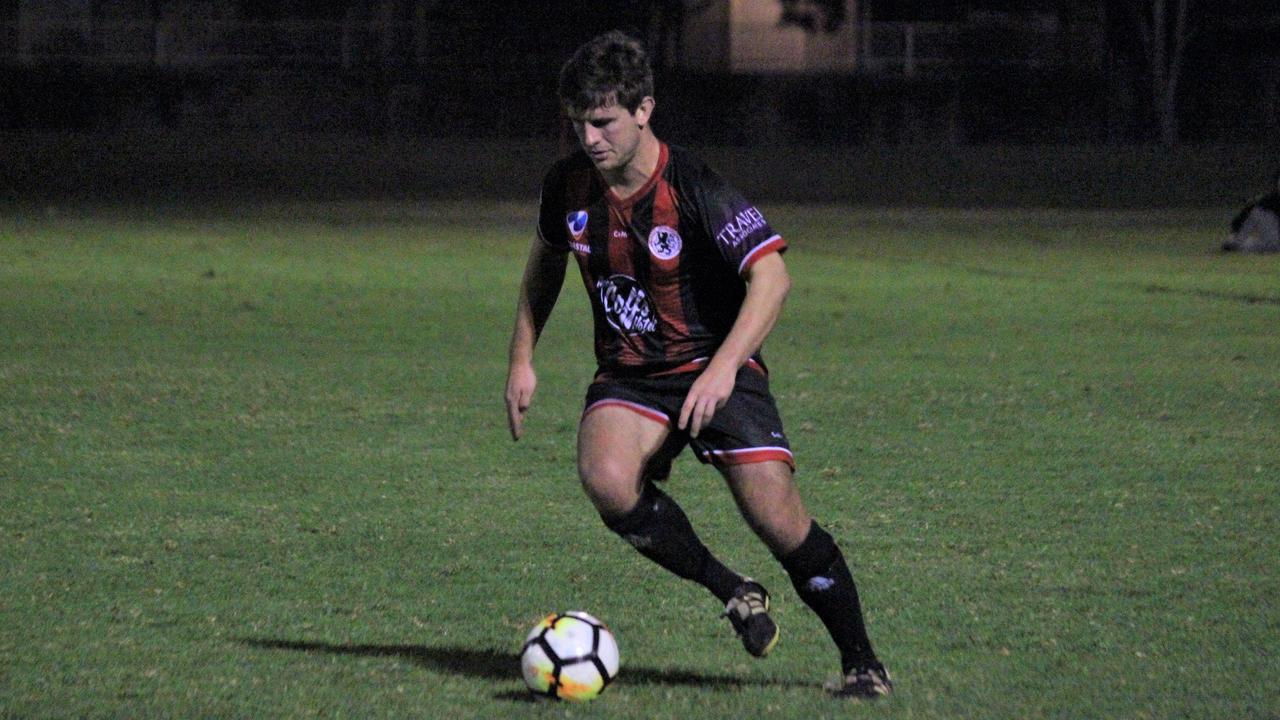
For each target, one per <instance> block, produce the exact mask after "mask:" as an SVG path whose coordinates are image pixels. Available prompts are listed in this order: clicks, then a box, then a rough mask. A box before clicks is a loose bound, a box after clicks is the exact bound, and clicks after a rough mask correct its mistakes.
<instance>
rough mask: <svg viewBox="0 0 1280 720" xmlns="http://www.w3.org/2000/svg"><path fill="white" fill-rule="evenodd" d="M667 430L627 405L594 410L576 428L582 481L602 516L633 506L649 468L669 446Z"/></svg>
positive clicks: (579, 471)
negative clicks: (647, 466)
mask: <svg viewBox="0 0 1280 720" xmlns="http://www.w3.org/2000/svg"><path fill="white" fill-rule="evenodd" d="M669 434H670V432H669V430H668V429H667V426H666V425H665V424H664V423H660V422H658V421H656V420H654V419H652V418H649V417H646V416H644V415H641V414H639V413H637V412H635V411H634V410H631V409H629V408H627V407H624V406H620V405H619V406H612V405H611V406H605V407H599V408H596V409H593V410H591V411H590V412H588V413H587V414H586V415H584V416H583V418H582V422H581V424H580V425H579V426H578V477H579V478H580V479H581V480H582V485H583V487H584V488H585V489H586V491H587V495H588V496H590V497H591V500H592V502H594V503H595V505H596V508H597V509H598V510H599V511H600V512H601V513H602V514H610V513H613V514H618V513H624V512H626V511H627V510H630V509H631V508H632V507H634V506H635V503H636V501H637V500H639V499H640V491H641V490H642V489H643V487H644V476H645V467H646V465H647V464H648V463H649V461H650V460H651V459H652V458H653V457H654V456H655V455H656V454H657V453H658V451H659V450H660V449H662V448H663V446H664V445H665V444H666V440H667V437H668V435H669Z"/></svg>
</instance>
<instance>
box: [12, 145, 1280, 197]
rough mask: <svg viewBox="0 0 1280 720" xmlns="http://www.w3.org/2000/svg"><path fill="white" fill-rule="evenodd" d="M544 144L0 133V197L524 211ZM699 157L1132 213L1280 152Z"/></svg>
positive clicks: (1219, 183)
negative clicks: (505, 203)
mask: <svg viewBox="0 0 1280 720" xmlns="http://www.w3.org/2000/svg"><path fill="white" fill-rule="evenodd" d="M561 147H562V146H561V144H560V143H559V141H558V140H557V139H556V138H554V137H547V138H542V139H532V140H530V139H521V140H494V139H486V138H468V137H454V138H424V137H420V136H414V135H405V134H392V133H387V134H380V135H370V134H341V133H306V132H271V133H263V132H219V133H205V132H173V131H165V130H147V131H132V132H117V133H110V134H104V133H61V132H59V133H50V132H46V133H32V132H21V133H15V132H10V133H0V197H2V198H3V200H4V201H5V204H6V205H7V206H10V207H14V206H16V207H28V208H40V207H44V206H58V205H62V204H67V203H72V204H75V203H137V204H164V203H178V204H182V203H221V202H230V203H254V202H262V201H270V202H274V201H288V200H400V201H426V200H430V199H435V198H440V199H468V198H477V199H480V198H483V199H505V200H514V201H521V202H534V201H536V199H537V195H538V186H539V182H540V180H541V175H542V172H543V171H544V169H545V168H546V166H547V165H548V164H549V163H550V162H551V161H552V160H554V158H555V157H556V156H557V154H558V153H559V151H560V149H561ZM694 149H695V150H698V151H699V152H700V153H701V154H702V155H703V156H704V157H705V158H706V159H707V160H708V161H709V162H710V163H711V164H712V165H713V166H714V167H716V168H718V169H719V170H720V171H721V172H722V173H723V174H724V175H725V176H726V177H728V178H729V179H730V180H731V181H732V182H733V183H734V184H735V185H737V186H739V187H740V188H741V189H743V190H744V191H745V192H746V193H747V194H748V195H749V196H751V197H752V198H756V199H759V200H760V201H761V202H819V203H847V204H853V205H862V206H946V207H1073V208H1145V207H1175V206H1193V207H1212V208H1227V207H1233V206H1236V205H1238V204H1239V203H1241V202H1243V201H1244V200H1245V199H1246V198H1248V197H1250V196H1252V195H1255V194H1257V193H1258V192H1260V191H1261V190H1262V189H1263V188H1264V186H1265V184H1266V183H1267V181H1268V180H1267V178H1269V177H1270V173H1271V172H1272V171H1273V170H1274V169H1275V167H1276V164H1277V162H1280V146H1276V145H1272V146H1259V145H1244V144H1214V145H1194V146H1184V147H1181V148H1177V149H1174V150H1166V149H1163V148H1159V147H1155V146H1145V145H1076V146H1058V145H1053V146H1048V145H951V144H911V145H901V146H886V145H863V146H828V147H813V146H795V145H774V144H763V143H760V144H754V145H750V146H744V147H728V146H719V145H700V146H696V147H695V148H694Z"/></svg>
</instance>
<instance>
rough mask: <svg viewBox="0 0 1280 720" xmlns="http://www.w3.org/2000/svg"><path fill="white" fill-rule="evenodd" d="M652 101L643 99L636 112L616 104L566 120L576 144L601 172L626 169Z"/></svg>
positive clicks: (637, 143) (651, 107)
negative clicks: (574, 133) (578, 144)
mask: <svg viewBox="0 0 1280 720" xmlns="http://www.w3.org/2000/svg"><path fill="white" fill-rule="evenodd" d="M652 110H653V99H652V98H645V99H644V100H643V101H642V102H641V103H640V105H639V107H637V108H636V110H635V112H631V111H630V110H627V109H626V108H625V107H623V106H621V105H619V104H618V103H610V104H609V105H605V106H603V107H597V108H592V109H590V110H587V111H585V112H583V113H581V114H574V115H571V116H570V117H569V120H570V121H572V122H573V129H574V132H576V133H577V134H578V142H579V143H581V144H582V149H583V150H585V151H586V152H587V155H588V156H589V157H590V158H591V162H593V163H595V166H596V168H598V169H599V170H600V171H601V172H609V171H616V170H622V169H625V168H626V167H627V166H628V165H630V164H631V161H632V160H633V159H635V156H636V150H637V149H638V148H639V147H640V138H641V136H642V134H643V132H644V126H645V125H646V124H647V123H648V122H649V114H650V113H651V112H652Z"/></svg>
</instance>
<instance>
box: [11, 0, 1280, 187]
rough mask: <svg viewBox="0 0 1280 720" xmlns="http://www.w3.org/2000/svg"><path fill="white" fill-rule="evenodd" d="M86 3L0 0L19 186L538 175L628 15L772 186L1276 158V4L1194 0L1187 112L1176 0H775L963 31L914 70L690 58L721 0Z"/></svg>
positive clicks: (681, 131)
mask: <svg viewBox="0 0 1280 720" xmlns="http://www.w3.org/2000/svg"><path fill="white" fill-rule="evenodd" d="M64 3H65V5H64V6H59V7H66V8H70V9H74V10H75V12H70V11H68V12H67V14H66V18H69V19H74V20H75V22H68V23H65V24H62V23H59V19H58V13H57V12H56V11H53V12H50V11H49V10H48V7H49V6H46V8H45V10H44V11H43V12H35V13H33V11H32V7H33V6H38V5H40V4H39V3H33V2H31V0H0V23H3V26H2V27H4V28H5V31H4V32H3V33H2V34H0V139H2V140H3V142H4V148H3V155H2V156H0V161H3V162H4V163H5V165H4V171H3V185H0V192H4V193H5V195H6V199H9V200H11V201H18V202H46V201H50V202H52V201H60V202H61V201H70V200H80V201H91V200H113V199H128V198H133V199H141V200H146V201H154V200H165V199H169V200H175V201H179V200H182V199H183V198H186V197H204V198H210V197H213V198H219V197H225V198H233V199H235V198H253V197H260V196H264V195H286V196H302V197H322V198H323V197H352V196H356V197H397V198H414V197H422V196H431V197H440V196H459V197H465V196H469V195H474V194H483V195H485V196H498V197H512V198H528V197H531V196H534V195H536V184H537V176H538V175H539V174H540V168H541V167H542V166H543V165H545V164H546V162H548V161H549V160H550V159H551V158H553V157H554V156H555V155H556V154H558V153H559V152H562V151H564V150H565V149H566V148H568V147H570V146H571V143H570V142H568V141H567V140H566V138H565V137H564V133H563V126H562V122H561V120H560V115H559V111H558V107H557V103H556V99H555V76H556V72H557V70H558V68H559V66H560V64H561V63H562V62H563V61H564V59H565V58H566V57H567V56H568V55H569V54H570V53H571V52H572V51H573V49H574V48H575V47H576V46H577V45H578V44H580V43H581V42H583V41H585V40H586V39H589V38H590V37H592V36H593V35H595V34H596V33H598V32H601V31H603V30H607V29H612V28H615V27H617V28H623V29H626V30H628V31H630V32H633V33H634V34H636V35H638V36H640V37H642V38H645V39H646V40H647V41H648V42H649V43H650V45H651V46H652V47H654V49H655V52H654V55H655V64H656V65H657V68H656V70H657V95H658V100H659V110H658V114H657V117H656V119H655V126H656V128H657V129H658V131H659V133H660V135H661V136H662V137H664V139H667V140H670V141H674V142H679V143H682V144H687V145H692V146H695V147H697V148H699V149H701V150H703V151H704V153H706V154H708V155H709V156H711V157H712V158H713V161H715V162H718V163H719V164H720V165H721V166H722V167H724V166H730V167H732V168H733V169H734V171H736V172H739V173H741V174H742V175H745V177H737V178H735V180H736V181H737V182H738V183H739V184H740V185H743V186H744V187H745V188H746V189H748V190H752V191H756V192H760V193H765V194H767V195H768V196H769V197H771V198H777V199H782V200H805V201H814V200H819V201H820V200H832V201H842V202H855V203H865V204H919V203H925V204H952V205H954V204H959V205H1007V204H1019V205H1026V204H1034V205H1074V206H1129V205H1135V204H1138V205H1164V204H1189V203H1190V204H1232V203H1235V202H1237V201H1239V200H1241V199H1243V198H1244V197H1247V196H1248V195H1249V194H1252V193H1253V192H1255V191H1257V190H1260V189H1261V187H1262V183H1264V182H1265V177H1266V176H1267V175H1268V174H1269V172H1270V170H1271V169H1273V168H1274V167H1275V166H1276V165H1278V164H1280V153H1277V151H1276V148H1277V147H1278V146H1280V142H1278V141H1277V137H1280V8H1278V7H1277V6H1276V4H1275V3H1274V2H1261V1H1246V0H1223V1H1222V2H1209V1H1208V0H1190V2H1189V7H1190V11H1189V13H1188V22H1189V28H1190V30H1189V31H1188V32H1187V33H1185V35H1184V36H1185V38H1186V44H1185V51H1184V54H1183V58H1182V60H1181V64H1180V66H1179V69H1178V71H1177V73H1176V74H1177V79H1178V85H1177V91H1176V93H1174V94H1173V97H1174V101H1175V102H1174V106H1173V111H1172V112H1171V113H1169V116H1170V117H1172V118H1173V123H1172V126H1170V125H1169V124H1168V123H1167V122H1166V123H1162V115H1161V108H1160V105H1159V103H1158V102H1156V101H1155V97H1156V96H1157V95H1158V89H1157V86H1156V82H1155V80H1156V78H1155V73H1154V72H1153V71H1154V68H1153V63H1152V58H1151V55H1150V53H1149V51H1148V46H1147V45H1144V42H1143V40H1142V30H1141V21H1140V20H1139V18H1140V17H1147V18H1148V19H1149V18H1150V17H1151V13H1152V12H1153V10H1152V6H1153V0H1116V1H1114V2H1100V1H1099V0H1074V1H1073V0H1038V1H1037V0H1032V1H1029V2H1010V1H1006V0H973V1H972V2H962V1H960V0H944V1H941V2H924V1H923V0H870V1H864V2H863V3H861V4H859V5H858V6H857V7H858V10H857V11H856V15H854V16H852V17H849V16H844V15H841V14H840V12H839V8H836V11H835V12H831V11H832V7H834V6H830V5H827V4H826V3H824V1H823V0H804V1H800V0H779V1H778V2H777V5H778V17H779V20H778V21H779V23H789V24H793V25H796V26H802V27H806V28H808V30H807V31H808V32H812V33H823V32H827V31H828V29H830V26H829V25H828V24H827V23H831V22H835V23H841V24H844V23H853V24H858V23H870V24H873V25H874V26H876V27H884V28H889V29H895V28H900V27H902V26H903V24H907V23H912V24H918V25H917V27H920V28H925V29H930V28H931V29H932V33H933V34H932V35H930V37H935V38H937V37H940V38H943V41H941V42H934V44H933V45H931V46H929V47H924V48H921V49H918V52H921V53H922V54H923V55H925V56H927V59H928V60H930V62H928V63H921V65H920V66H919V67H918V68H916V69H914V71H911V72H906V71H904V69H903V68H902V67H901V66H900V65H894V64H893V63H888V64H887V65H881V66H875V67H873V66H871V65H870V64H868V65H867V66H866V67H862V68H859V70H858V71H857V72H851V73H841V74H834V73H797V72H752V73H742V72H736V73H735V72H729V71H728V70H727V69H719V70H718V69H716V68H707V67H691V66H690V64H689V63H688V62H687V52H686V50H685V48H687V47H688V46H689V45H690V44H691V43H698V42H701V41H703V40H704V39H703V38H698V37H690V36H689V34H688V33H687V32H681V30H680V29H679V28H680V25H679V20H680V19H681V18H687V17H689V16H690V15H692V14H695V13H698V12H704V11H706V8H707V6H708V4H709V3H708V1H707V0H686V1H685V2H681V1H680V0H615V1H613V2H585V1H575V2H565V1H547V2H515V1H513V0H495V1H493V2H463V1H461V0H349V1H347V2H341V1H338V2H319V1H318V0H263V1H258V2H250V1H248V0H239V1H236V0H223V1H219V2H214V1H211V0H210V1H205V2H196V1H195V0H192V1H191V2H181V1H179V0H115V1H114V2H113V1H112V0H79V1H78V2H72V1H70V0H64ZM1167 4H1168V8H1167V12H1168V13H1169V14H1170V16H1172V15H1173V14H1174V13H1175V11H1176V8H1177V5H1178V0H1167ZM24 15H25V17H26V20H25V22H26V23H27V25H26V27H27V28H28V31H27V40H26V41H25V44H24V43H23V42H20V41H19V39H18V37H17V35H16V28H17V27H18V26H19V24H20V23H21V22H24V21H23V20H22V18H23V17H24ZM33 16H38V17H39V22H40V23H42V26H41V27H40V28H37V30H38V31H32V30H31V27H32V26H31V23H32V22H33V21H32V19H31V18H32V17H33ZM179 22H185V23H187V25H186V27H188V28H190V27H198V28H200V29H201V30H202V32H203V34H201V33H194V35H195V36H199V37H203V38H204V39H205V41H206V42H205V44H204V45H202V46H201V48H200V50H199V53H197V56H198V61H195V62H192V61H191V60H190V58H191V56H192V53H191V52H188V53H187V55H186V57H187V60H186V61H184V62H173V61H172V60H171V58H172V55H171V53H172V49H171V48H165V47H160V45H162V44H163V41H162V40H159V39H157V38H158V37H159V33H157V30H156V29H157V28H158V27H162V26H164V24H165V23H179ZM64 25H65V26H64ZM868 27H870V25H869V26H868ZM208 28H213V29H212V30H207V31H205V30H206V29H208ZM227 28H232V30H231V31H230V32H227V31H226V29H227ZM216 29H221V30H222V34H219V33H218V32H215V31H214V30H216ZM895 31H896V30H895ZM192 34H193V33H192V32H191V31H188V35H192ZM1175 35H1176V33H1175V32H1174V31H1173V30H1172V29H1171V30H1170V31H1169V32H1168V33H1166V38H1168V40H1169V42H1168V43H1167V45H1168V46H1169V47H1170V48H1173V47H1174V41H1175V40H1176V37H1175ZM32 38H35V39H32ZM188 50H189V48H188ZM891 52H892V51H891ZM166 53H170V55H168V56H167V55H166ZM200 53H203V54H200ZM1168 64H1169V61H1168V60H1166V63H1165V67H1166V68H1167V67H1168ZM1170 128H1172V132H1170ZM780 149H781V150H780Z"/></svg>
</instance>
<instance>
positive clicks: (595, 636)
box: [520, 610, 620, 701]
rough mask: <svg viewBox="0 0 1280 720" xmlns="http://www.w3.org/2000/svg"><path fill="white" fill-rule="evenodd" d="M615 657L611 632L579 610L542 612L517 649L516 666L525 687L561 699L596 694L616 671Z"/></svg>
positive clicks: (574, 698)
mask: <svg viewBox="0 0 1280 720" xmlns="http://www.w3.org/2000/svg"><path fill="white" fill-rule="evenodd" d="M619 663H620V657H619V655H618V641H617V640H615V639H614V637H613V633H611V632H609V628H607V627H605V625H604V623H602V622H600V621H599V620H597V619H596V618H594V617H592V616H591V615H589V614H587V613H585V612H582V611H579V610H574V611H572V612H567V613H552V614H550V615H548V616H546V617H545V618H543V619H542V622H540V623H538V624H537V625H535V626H534V628H533V630H530V631H529V636H528V637H527V638H525V641H524V647H523V648H522V649H521V650H520V671H521V672H522V673H523V674H524V682H525V684H526V685H528V686H529V689H530V690H532V691H533V692H535V693H537V694H539V695H545V696H547V697H553V698H559V699H561V700H574V701H584V700H590V699H592V698H594V697H595V696H597V695H599V694H600V693H601V692H602V691H604V689H605V688H606V687H608V685H609V683H611V682H613V679H614V678H615V677H617V676H618V667H619Z"/></svg>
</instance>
